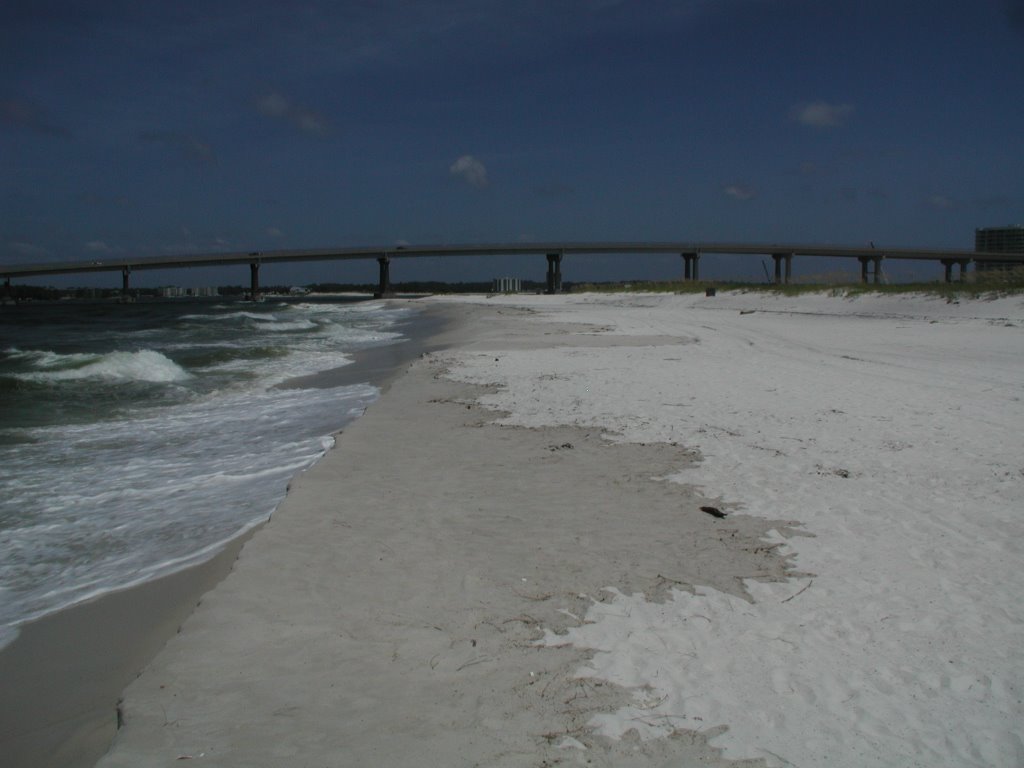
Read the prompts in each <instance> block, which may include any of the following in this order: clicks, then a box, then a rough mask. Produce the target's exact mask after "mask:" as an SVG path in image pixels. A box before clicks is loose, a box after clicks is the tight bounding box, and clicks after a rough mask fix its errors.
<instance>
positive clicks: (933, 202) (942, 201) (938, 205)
mask: <svg viewBox="0 0 1024 768" xmlns="http://www.w3.org/2000/svg"><path fill="white" fill-rule="evenodd" d="M928 205H929V206H930V207H931V208H934V209H935V210H937V211H948V210H950V209H951V208H955V207H956V201H955V200H953V199H952V198H949V197H946V196H945V195H932V196H931V197H929V198H928Z"/></svg>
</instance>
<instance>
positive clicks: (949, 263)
mask: <svg viewBox="0 0 1024 768" xmlns="http://www.w3.org/2000/svg"><path fill="white" fill-rule="evenodd" d="M942 266H943V267H945V268H946V282H947V283H952V282H953V260H952V259H943V260H942Z"/></svg>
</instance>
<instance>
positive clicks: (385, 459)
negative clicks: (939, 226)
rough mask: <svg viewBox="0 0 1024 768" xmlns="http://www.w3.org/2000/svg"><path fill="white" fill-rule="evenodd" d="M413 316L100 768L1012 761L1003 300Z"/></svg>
mask: <svg viewBox="0 0 1024 768" xmlns="http://www.w3.org/2000/svg"><path fill="white" fill-rule="evenodd" d="M426 301H429V302H438V303H443V304H444V305H446V306H451V307H455V308H456V311H457V313H458V314H459V316H461V318H462V321H461V324H460V327H459V328H458V329H456V330H455V331H454V332H453V333H452V334H451V335H450V336H449V338H448V339H447V341H446V342H445V343H446V345H447V348H445V349H444V350H443V351H439V352H433V353H430V354H428V355H425V356H424V357H422V358H420V359H419V360H417V361H416V362H414V363H412V364H411V366H410V367H409V369H408V371H407V372H406V373H405V374H404V375H403V376H401V377H400V378H398V379H397V380H395V381H394V382H393V383H392V384H391V386H390V389H389V390H388V391H387V392H386V394H385V395H384V396H383V397H382V398H381V399H380V400H379V401H378V402H377V403H376V404H374V405H373V406H372V407H371V408H370V409H369V410H368V411H367V413H366V414H365V415H364V416H363V417H362V418H361V419H359V420H358V421H357V422H355V423H354V424H353V425H351V426H350V427H349V428H348V429H346V431H345V432H344V434H342V435H340V436H339V438H338V441H337V445H336V447H335V449H334V450H332V451H330V452H329V453H328V454H327V455H326V456H325V457H324V459H323V460H321V461H320V462H319V463H318V464H317V465H316V466H315V467H313V468H312V469H311V470H309V471H307V472H306V473H305V474H303V475H302V476H300V477H299V478H297V479H296V481H295V482H294V483H293V485H292V489H291V491H290V493H289V496H288V498H287V499H286V501H285V502H284V503H283V504H282V506H281V507H280V508H279V509H278V511H277V512H276V513H275V514H274V516H273V517H272V519H271V521H270V522H269V523H268V524H267V525H266V526H265V527H263V528H262V529H260V530H259V531H257V533H256V534H255V535H254V536H253V537H252V538H251V539H250V540H249V542H248V543H247V544H246V545H245V547H244V549H243V550H242V552H241V555H240V556H239V559H238V560H237V561H236V563H235V567H234V570H233V571H232V573H231V574H230V575H229V576H228V577H227V578H226V579H225V580H224V581H223V582H222V583H221V584H220V585H219V586H218V587H216V588H215V589H214V590H213V591H212V592H210V593H208V594H207V595H206V597H205V598H204V600H203V602H202V605H201V606H200V607H199V608H198V609H197V610H196V611H195V613H194V614H193V615H192V616H191V617H190V618H189V619H188V620H187V621H186V622H185V623H184V625H183V627H182V630H181V632H180V633H178V634H177V635H175V636H174V637H173V638H172V639H171V640H170V642H169V643H168V644H167V646H166V647H165V648H164V649H163V651H162V652H161V653H160V654H158V655H157V657H156V658H155V659H154V661H153V662H152V663H151V664H150V665H149V667H148V668H147V669H146V670H145V672H144V673H143V674H142V675H141V676H140V677H139V678H138V679H137V680H136V681H135V682H134V683H133V684H132V685H131V686H130V687H129V688H128V690H127V691H126V693H125V700H124V704H123V713H124V719H125V724H124V727H123V728H122V729H121V730H120V732H119V733H118V736H117V738H116V740H115V742H114V744H113V747H112V749H111V750H110V752H109V753H108V754H107V755H106V756H105V757H104V758H103V759H102V760H101V761H100V763H99V765H101V766H104V767H105V768H111V767H112V766H123V767H128V766H131V767H132V768H137V767H139V766H164V765H170V764H172V763H174V764H178V761H179V760H181V759H186V758H187V759H192V760H195V761H197V762H199V763H202V764H206V765H217V766H243V765H244V766H278V765H284V764H288V765H299V766H301V765H309V766H313V765H332V766H365V765H380V766H413V765H416V766H420V765H445V766H474V765H481V766H483V765H486V766H539V765H607V766H649V765H734V764H739V765H748V766H749V765H763V766H800V768H812V767H814V766H823V765H829V766H850V767H851V768H852V767H853V766H865V765H880V766H928V767H929V768H934V767H935V766H1006V767H1009V766H1019V765H1021V764H1024V741H1022V739H1024V726H1022V723H1024V705H1022V698H1024V693H1022V692H1024V601H1022V600H1021V598H1020V594H1021V592H1022V589H1024V568H1022V565H1024V557H1022V555H1024V544H1022V541H1024V536H1022V534H1024V513H1022V510H1024V300H1022V299H1021V298H1019V297H1014V298H1001V299H996V300H962V301H960V302H958V303H951V302H947V301H946V300H944V299H937V298H926V297H908V296H881V295H866V296H859V297H857V298H847V297H844V296H841V295H837V296H833V295H814V296H802V297H796V298H786V297H777V296H773V295H767V294H759V293H749V294H743V293H724V294H719V295H718V296H716V297H705V296H700V295H682V296H675V295H654V294H628V295H627V294H622V295H599V294H581V295H571V296H556V297H551V296H536V297H534V296H522V297H493V298H485V297H472V298H458V299H451V298H445V299H440V298H438V299H430V300H426ZM701 507H708V508H714V509H717V510H719V511H720V513H724V514H725V517H718V516H714V515H712V514H709V513H708V512H706V511H703V510H702V509H701ZM735 761H738V762H735Z"/></svg>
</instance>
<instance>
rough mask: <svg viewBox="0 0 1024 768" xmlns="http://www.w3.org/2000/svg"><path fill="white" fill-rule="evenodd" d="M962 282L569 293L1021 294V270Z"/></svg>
mask: <svg viewBox="0 0 1024 768" xmlns="http://www.w3.org/2000/svg"><path fill="white" fill-rule="evenodd" d="M967 277H968V279H967V280H965V281H964V282H953V283H946V282H938V281H936V282H927V283H891V284H877V285H876V284H874V283H860V282H849V276H845V280H844V279H838V280H829V279H820V280H809V281H806V282H805V281H801V282H799V283H790V284H789V285H775V284H772V283H741V282H733V281H726V280H701V281H690V282H683V281H651V280H632V281H628V282H613V283H576V284H575V285H573V287H572V291H573V293H584V292H596V293H620V292H626V293H630V292H633V293H681V294H685V293H704V292H705V291H706V290H707V289H708V288H714V289H715V290H718V291H748V292H753V291H756V292H760V293H774V294H778V295H780V296H800V295H801V294H807V293H822V292H831V293H832V294H833V295H836V296H859V295H861V294H868V293H887V294H909V293H924V294H928V295H931V296H941V297H945V298H949V299H958V298H979V297H983V298H992V297H997V296H1010V295H1017V294H1022V293H1024V268H1020V269H1014V270H1007V271H990V272H972V273H970V274H969V275H968V276H967Z"/></svg>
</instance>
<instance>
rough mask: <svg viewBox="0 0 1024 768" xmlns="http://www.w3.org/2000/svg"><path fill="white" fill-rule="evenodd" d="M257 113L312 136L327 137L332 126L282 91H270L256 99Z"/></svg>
mask: <svg viewBox="0 0 1024 768" xmlns="http://www.w3.org/2000/svg"><path fill="white" fill-rule="evenodd" d="M256 111H257V112H259V113H260V114H261V115H266V116H267V117H273V118H275V119H280V120H287V121H288V122H289V123H291V124H292V125H294V126H295V127H296V128H298V129H299V130H300V131H302V132H303V133H307V134H309V135H310V136H326V135H327V134H328V133H330V130H331V126H330V123H329V122H328V120H327V118H326V117H324V116H323V115H321V114H320V113H319V112H315V111H314V110H312V109H309V108H307V107H303V106H301V105H299V104H295V103H294V102H293V101H292V100H291V99H289V98H288V97H287V96H285V95H284V94H283V93H281V92H280V91H270V92H268V93H265V94H263V95H262V96H258V97H257V98H256Z"/></svg>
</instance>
